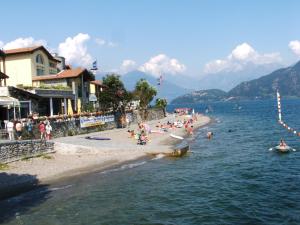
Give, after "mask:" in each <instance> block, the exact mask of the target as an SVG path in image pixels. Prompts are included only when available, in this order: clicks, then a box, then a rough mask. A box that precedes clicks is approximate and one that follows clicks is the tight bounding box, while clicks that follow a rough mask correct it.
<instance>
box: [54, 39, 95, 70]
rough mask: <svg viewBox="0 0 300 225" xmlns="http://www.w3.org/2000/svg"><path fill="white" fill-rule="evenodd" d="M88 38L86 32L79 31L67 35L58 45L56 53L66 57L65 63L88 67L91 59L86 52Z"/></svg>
mask: <svg viewBox="0 0 300 225" xmlns="http://www.w3.org/2000/svg"><path fill="white" fill-rule="evenodd" d="M89 40H90V36H89V35H88V34H83V33H79V34H77V35H76V36H74V37H68V38H67V39H66V40H65V41H64V42H62V43H60V44H59V46H58V53H59V55H61V56H64V57H65V58H66V61H67V63H69V64H75V65H78V66H84V67H90V66H91V64H92V61H93V58H92V56H91V55H90V54H89V53H88V50H87V46H86V42H87V41H89Z"/></svg>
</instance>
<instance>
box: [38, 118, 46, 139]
mask: <svg viewBox="0 0 300 225" xmlns="http://www.w3.org/2000/svg"><path fill="white" fill-rule="evenodd" d="M39 131H40V133H41V140H44V139H45V131H46V127H45V124H44V122H43V121H41V122H40V125H39Z"/></svg>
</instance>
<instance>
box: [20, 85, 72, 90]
mask: <svg viewBox="0 0 300 225" xmlns="http://www.w3.org/2000/svg"><path fill="white" fill-rule="evenodd" d="M17 88H22V89H25V90H32V89H35V88H40V89H47V90H48V89H50V90H63V91H70V90H71V88H70V87H66V86H63V85H61V84H58V85H45V84H41V85H40V86H39V87H33V86H30V85H23V84H18V85H17Z"/></svg>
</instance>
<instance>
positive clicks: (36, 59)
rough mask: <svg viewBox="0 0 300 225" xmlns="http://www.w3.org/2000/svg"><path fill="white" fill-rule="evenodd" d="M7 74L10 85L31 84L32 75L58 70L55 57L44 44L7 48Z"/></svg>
mask: <svg viewBox="0 0 300 225" xmlns="http://www.w3.org/2000/svg"><path fill="white" fill-rule="evenodd" d="M4 53H5V69H6V74H10V77H9V79H8V80H7V85H8V86H15V87H16V86H19V85H22V86H31V85H32V77H35V76H43V75H46V74H56V73H57V72H58V69H57V64H58V63H60V61H59V60H58V59H55V58H54V57H53V56H52V55H51V54H50V53H49V52H48V51H47V50H46V49H45V48H44V47H43V46H38V47H31V48H18V49H10V50H5V51H4Z"/></svg>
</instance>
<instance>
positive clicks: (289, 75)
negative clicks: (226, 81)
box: [172, 61, 300, 103]
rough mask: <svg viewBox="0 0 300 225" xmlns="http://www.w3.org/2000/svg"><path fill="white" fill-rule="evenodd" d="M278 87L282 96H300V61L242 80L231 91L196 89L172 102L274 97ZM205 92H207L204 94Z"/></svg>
mask: <svg viewBox="0 0 300 225" xmlns="http://www.w3.org/2000/svg"><path fill="white" fill-rule="evenodd" d="M277 89H278V90H279V91H280V94H281V95H282V96H286V97H300V61H299V62H297V63H296V64H295V65H293V66H290V67H286V68H281V69H278V70H275V71H273V72H272V73H270V74H268V75H265V76H262V77H260V78H257V79H254V80H251V81H245V82H242V83H240V84H239V85H237V86H236V87H234V88H233V89H231V90H230V91H229V92H224V91H221V90H218V89H209V90H202V91H194V92H192V93H189V94H185V95H183V96H179V97H178V98H176V99H174V100H173V101H172V103H183V102H188V103H201V102H209V101H228V100H232V99H257V98H259V99H261V98H274V97H275V96H276V90H277ZM197 93H200V95H198V96H197V97H195V94H197ZM201 93H202V95H201ZM203 93H206V94H205V95H203Z"/></svg>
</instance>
